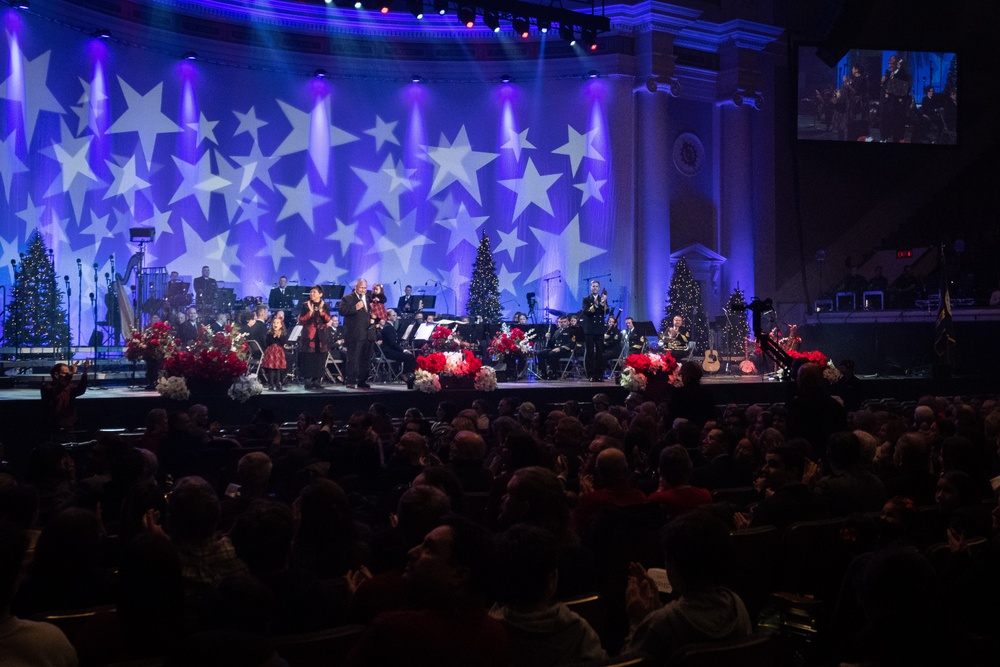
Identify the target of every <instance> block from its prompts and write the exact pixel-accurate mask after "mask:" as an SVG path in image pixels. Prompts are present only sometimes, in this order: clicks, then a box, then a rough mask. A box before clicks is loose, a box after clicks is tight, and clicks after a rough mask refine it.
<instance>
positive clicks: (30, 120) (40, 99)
mask: <svg viewBox="0 0 1000 667" xmlns="http://www.w3.org/2000/svg"><path fill="white" fill-rule="evenodd" d="M51 55H52V52H51V51H46V52H45V53H43V54H42V55H40V56H38V57H37V58H35V59H34V60H28V59H27V58H25V56H24V54H23V53H20V56H21V58H20V70H21V72H22V73H23V77H24V78H23V81H24V87H25V90H10V88H12V87H15V86H10V87H8V84H9V83H12V82H11V80H10V78H8V79H7V80H6V81H4V82H3V83H0V99H5V100H10V101H12V102H20V103H21V104H22V105H23V106H22V107H21V111H22V112H23V114H24V115H23V118H24V128H25V130H26V131H27V136H26V137H25V143H26V144H27V145H28V146H30V145H31V143H32V141H33V140H34V137H35V125H36V123H37V122H38V114H39V113H41V112H42V111H51V112H52V113H57V114H65V113H66V109H64V108H63V105H62V104H60V103H59V100H57V99H56V98H55V95H53V94H52V91H51V90H49V85H48V78H49V57H50V56H51ZM25 98H27V99H25Z"/></svg>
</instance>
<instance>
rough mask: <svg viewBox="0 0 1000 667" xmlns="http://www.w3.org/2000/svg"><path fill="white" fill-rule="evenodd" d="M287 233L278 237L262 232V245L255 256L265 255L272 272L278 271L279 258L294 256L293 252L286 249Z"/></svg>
mask: <svg viewBox="0 0 1000 667" xmlns="http://www.w3.org/2000/svg"><path fill="white" fill-rule="evenodd" d="M287 236H288V234H282V235H281V236H278V237H272V236H271V235H270V234H268V233H267V232H264V247H263V248H261V249H260V250H259V251H258V252H257V254H256V255H255V257H267V258H268V259H270V260H271V264H272V267H273V268H274V273H278V266H279V265H280V264H281V260H283V259H285V258H287V257H295V253H294V252H292V251H291V250H289V249H288V241H286V240H285V239H286V238H287Z"/></svg>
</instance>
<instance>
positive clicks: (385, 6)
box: [378, 0, 392, 14]
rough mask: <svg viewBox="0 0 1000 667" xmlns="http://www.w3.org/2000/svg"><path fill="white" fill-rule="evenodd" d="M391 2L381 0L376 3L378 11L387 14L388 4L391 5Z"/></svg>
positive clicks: (390, 0) (389, 0)
mask: <svg viewBox="0 0 1000 667" xmlns="http://www.w3.org/2000/svg"><path fill="white" fill-rule="evenodd" d="M391 4H392V0H382V2H380V3H378V10H379V12H381V13H382V14H388V13H389V5H391Z"/></svg>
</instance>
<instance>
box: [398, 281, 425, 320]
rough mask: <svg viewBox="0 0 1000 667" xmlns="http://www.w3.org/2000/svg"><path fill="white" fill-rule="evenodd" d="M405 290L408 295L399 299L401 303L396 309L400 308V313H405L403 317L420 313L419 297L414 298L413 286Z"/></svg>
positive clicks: (408, 286)
mask: <svg viewBox="0 0 1000 667" xmlns="http://www.w3.org/2000/svg"><path fill="white" fill-rule="evenodd" d="M405 290H406V293H405V294H404V295H403V296H401V297H399V303H398V304H396V308H398V309H399V312H401V313H403V315H413V314H414V313H417V312H419V311H420V306H419V304H418V299H417V297H415V296H413V286H412V285H407V286H406V288H405Z"/></svg>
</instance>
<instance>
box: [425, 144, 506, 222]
mask: <svg viewBox="0 0 1000 667" xmlns="http://www.w3.org/2000/svg"><path fill="white" fill-rule="evenodd" d="M427 157H428V159H430V160H431V161H432V162H434V182H433V183H432V184H431V191H430V192H429V193H428V194H427V196H428V197H433V196H434V195H436V194H437V193H439V192H441V191H442V190H444V189H445V188H446V187H448V186H449V185H451V184H452V183H456V182H457V183H458V184H459V185H461V186H462V187H464V188H465V190H466V192H468V193H469V194H470V195H472V198H473V199H475V200H476V203H477V204H479V205H480V206H482V204H483V199H482V195H480V193H479V170H480V169H482V168H483V167H485V166H486V165H488V164H489V163H490V162H493V160H496V159H497V157H499V155H498V154H497V153H484V152H480V151H474V150H472V145H471V144H470V143H469V134H468V132H466V130H465V125H463V126H462V128H461V129H460V130H459V131H458V134H457V135H456V136H455V141H454V143H449V142H448V139H447V138H446V137H445V136H444V134H442V135H441V145H440V146H428V147H427Z"/></svg>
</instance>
